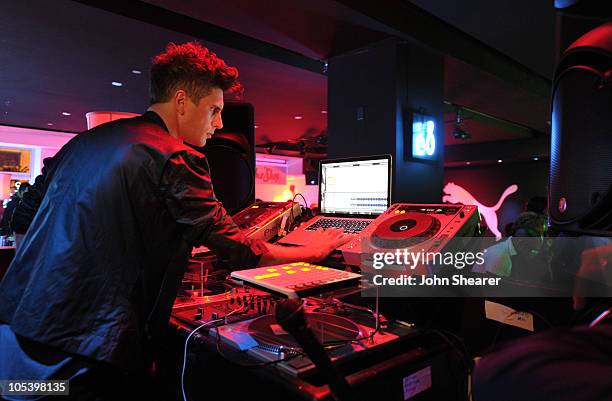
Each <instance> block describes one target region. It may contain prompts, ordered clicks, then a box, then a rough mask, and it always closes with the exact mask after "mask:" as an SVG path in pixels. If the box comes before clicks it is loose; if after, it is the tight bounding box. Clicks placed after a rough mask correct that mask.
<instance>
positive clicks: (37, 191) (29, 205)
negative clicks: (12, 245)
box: [9, 157, 54, 234]
mask: <svg viewBox="0 0 612 401" xmlns="http://www.w3.org/2000/svg"><path fill="white" fill-rule="evenodd" d="M53 164H54V158H53V157H48V158H46V159H44V160H43V168H42V171H41V174H40V175H39V176H38V177H36V179H35V180H34V185H31V186H30V187H29V188H28V190H27V191H26V192H25V193H24V194H23V198H21V201H20V202H19V203H18V204H17V206H16V207H15V209H14V211H13V213H12V216H9V218H10V219H11V220H10V226H11V229H12V230H13V231H15V232H16V233H17V234H25V232H26V231H28V228H29V227H30V224H31V223H32V220H34V216H36V212H38V208H39V207H40V204H41V202H42V200H43V198H44V197H45V193H46V192H47V185H46V181H47V176H48V174H49V169H50V168H51V166H52V165H53Z"/></svg>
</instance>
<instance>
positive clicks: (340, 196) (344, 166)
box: [319, 155, 391, 216]
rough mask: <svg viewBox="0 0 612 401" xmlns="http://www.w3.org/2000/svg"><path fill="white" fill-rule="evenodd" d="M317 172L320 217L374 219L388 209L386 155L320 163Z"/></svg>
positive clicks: (388, 167) (389, 169)
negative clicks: (331, 215)
mask: <svg viewBox="0 0 612 401" xmlns="http://www.w3.org/2000/svg"><path fill="white" fill-rule="evenodd" d="M320 173H321V175H320V188H319V191H320V210H321V213H323V214H358V215H372V216H377V215H379V214H381V213H382V212H384V211H385V210H387V208H388V207H389V201H390V200H389V197H390V193H391V191H390V181H391V180H390V174H391V157H390V156H388V155H387V156H374V157H372V158H367V159H366V158H361V159H351V160H327V161H325V160H324V161H322V162H321V171H320Z"/></svg>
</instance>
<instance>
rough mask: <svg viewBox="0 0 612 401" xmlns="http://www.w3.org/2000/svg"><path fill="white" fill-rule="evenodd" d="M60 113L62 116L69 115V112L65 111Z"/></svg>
mask: <svg viewBox="0 0 612 401" xmlns="http://www.w3.org/2000/svg"><path fill="white" fill-rule="evenodd" d="M62 115H63V116H69V115H71V114H70V113H68V112H67V111H62Z"/></svg>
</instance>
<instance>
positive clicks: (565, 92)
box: [549, 23, 612, 234]
mask: <svg viewBox="0 0 612 401" xmlns="http://www.w3.org/2000/svg"><path fill="white" fill-rule="evenodd" d="M611 111H612V23H607V24H604V25H602V26H600V27H598V28H595V29H594V30H592V31H590V32H588V33H587V34H585V35H583V36H582V37H581V38H579V39H578V40H577V41H576V42H574V43H573V44H572V45H571V46H570V47H569V48H568V49H567V50H566V51H565V52H564V53H563V56H562V58H561V60H560V62H559V65H558V67H557V70H556V72H555V79H554V85H553V98H552V119H551V122H552V130H551V135H552V140H551V164H550V194H549V211H550V218H551V225H552V227H553V228H555V229H558V230H561V231H569V232H576V233H592V234H605V233H610V232H612V112H611Z"/></svg>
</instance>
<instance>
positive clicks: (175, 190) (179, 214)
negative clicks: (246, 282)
mask: <svg viewBox="0 0 612 401" xmlns="http://www.w3.org/2000/svg"><path fill="white" fill-rule="evenodd" d="M160 192H161V195H162V196H163V198H164V202H165V204H166V206H167V207H168V210H169V212H170V215H171V216H172V218H173V219H174V220H175V221H176V223H177V224H179V225H180V226H181V228H182V232H183V236H184V237H185V239H186V240H187V241H188V242H189V243H190V244H192V245H193V246H199V245H202V244H203V245H206V246H207V247H209V248H210V249H211V250H213V251H215V252H216V253H217V255H219V256H220V257H221V258H222V259H224V260H228V261H229V263H230V265H231V266H232V267H236V268H249V267H255V266H256V265H257V264H258V263H259V260H260V259H261V255H263V254H264V253H265V252H267V251H268V249H267V247H266V245H265V242H263V241H260V240H252V239H249V238H247V237H246V236H245V235H244V234H243V233H242V232H241V231H240V229H239V228H238V226H236V224H235V223H234V222H233V221H232V219H231V217H230V216H229V215H228V214H227V212H226V210H225V208H224V207H223V205H222V204H221V202H219V200H218V199H217V197H216V196H215V194H214V191H213V186H212V181H211V178H210V173H209V167H208V162H207V160H206V158H205V157H203V156H202V155H201V154H199V153H196V152H193V153H191V152H179V153H176V154H174V155H173V156H172V157H170V158H169V160H168V161H167V163H166V165H165V168H164V171H163V173H162V177H161V180H160Z"/></svg>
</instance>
